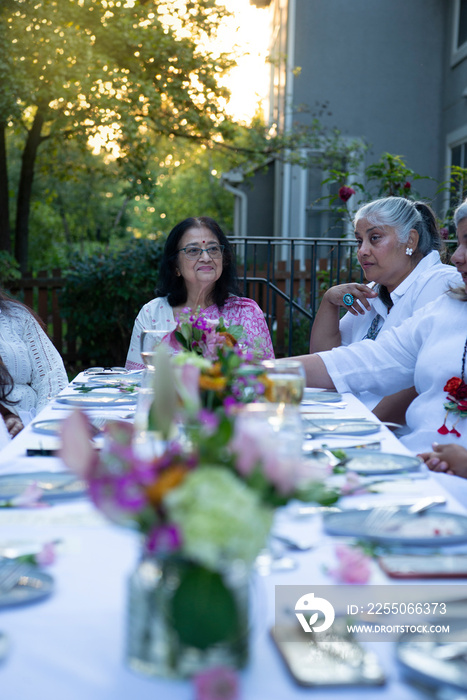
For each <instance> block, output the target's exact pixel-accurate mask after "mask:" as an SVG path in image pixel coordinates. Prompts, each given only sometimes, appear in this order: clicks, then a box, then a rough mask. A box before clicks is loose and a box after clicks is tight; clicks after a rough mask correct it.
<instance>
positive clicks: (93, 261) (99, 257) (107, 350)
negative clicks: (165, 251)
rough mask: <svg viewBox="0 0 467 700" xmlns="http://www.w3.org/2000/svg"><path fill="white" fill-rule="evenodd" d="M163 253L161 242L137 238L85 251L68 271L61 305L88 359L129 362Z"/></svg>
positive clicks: (84, 358) (81, 352)
mask: <svg viewBox="0 0 467 700" xmlns="http://www.w3.org/2000/svg"><path fill="white" fill-rule="evenodd" d="M161 254H162V244H161V242H159V241H149V240H146V239H135V240H133V241H131V242H130V243H128V245H125V247H123V248H122V249H120V250H109V251H107V252H106V253H98V254H93V255H89V256H85V257H84V258H83V259H81V260H77V261H76V262H75V263H74V265H73V267H72V268H71V269H70V270H68V271H67V272H66V274H65V285H64V289H63V291H62V293H61V297H60V305H61V309H62V311H63V314H64V316H65V317H66V318H67V319H68V322H69V324H70V326H71V327H72V328H73V329H74V333H75V334H76V337H77V338H78V340H79V351H78V354H79V357H80V360H81V362H82V363H84V364H90V363H97V364H103V365H105V366H107V365H108V364H109V363H112V364H114V365H121V364H122V363H124V362H125V358H126V355H127V352H128V347H129V344H130V337H131V331H132V328H133V324H134V320H135V318H136V315H137V314H138V312H139V310H140V308H141V307H142V306H143V304H145V303H147V302H148V301H149V300H150V299H152V298H153V297H154V287H155V285H156V282H157V277H158V271H159V264H160V259H161Z"/></svg>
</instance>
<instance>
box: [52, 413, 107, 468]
mask: <svg viewBox="0 0 467 700" xmlns="http://www.w3.org/2000/svg"><path fill="white" fill-rule="evenodd" d="M60 457H61V458H62V460H63V461H64V462H65V464H66V465H67V467H68V468H69V469H71V471H72V472H74V473H75V474H77V475H78V476H79V477H81V478H82V479H89V478H90V477H91V475H92V474H93V472H94V471H95V469H96V467H97V464H98V462H99V457H98V454H97V451H96V450H95V449H94V447H93V444H92V442H91V425H90V423H89V420H88V418H87V416H86V415H85V414H84V413H83V412H82V411H73V413H72V414H71V415H70V416H68V418H66V419H65V420H64V422H63V426H62V447H61V450H60Z"/></svg>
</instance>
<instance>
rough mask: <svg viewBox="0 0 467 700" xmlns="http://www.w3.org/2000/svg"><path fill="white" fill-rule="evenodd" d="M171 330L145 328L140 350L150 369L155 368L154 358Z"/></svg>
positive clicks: (142, 333)
mask: <svg viewBox="0 0 467 700" xmlns="http://www.w3.org/2000/svg"><path fill="white" fill-rule="evenodd" d="M169 333H170V331H160V330H154V329H152V328H151V329H146V328H145V329H144V330H143V331H142V332H141V338H140V351H141V358H142V360H143V363H144V365H145V366H146V367H147V368H148V369H154V359H155V354H156V352H157V348H158V347H159V345H160V344H161V343H162V341H163V340H164V338H165V337H166V336H168V335H169Z"/></svg>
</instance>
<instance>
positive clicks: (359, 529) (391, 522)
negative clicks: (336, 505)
mask: <svg viewBox="0 0 467 700" xmlns="http://www.w3.org/2000/svg"><path fill="white" fill-rule="evenodd" d="M384 510H385V509H384V508H381V517H382V518H384V513H383V511H384ZM323 523H324V530H325V531H326V532H327V533H328V534H329V535H345V536H347V537H358V538H361V539H365V540H370V541H372V542H378V543H380V544H388V545H400V546H403V545H421V546H429V547H433V546H439V547H443V546H444V545H448V544H460V543H462V542H467V517H466V516H465V515H460V514H458V513H445V512H441V513H439V512H437V513H432V512H431V511H430V512H426V513H418V514H417V513H414V514H409V513H407V512H406V510H404V509H403V508H401V509H400V510H399V512H397V513H395V514H394V515H393V516H392V517H391V518H390V519H388V520H386V521H385V522H382V523H381V525H380V526H378V521H377V520H376V521H375V519H374V517H373V511H372V510H370V511H364V510H347V511H342V512H341V513H327V514H325V515H324V521H323Z"/></svg>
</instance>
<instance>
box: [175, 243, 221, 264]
mask: <svg viewBox="0 0 467 700" xmlns="http://www.w3.org/2000/svg"><path fill="white" fill-rule="evenodd" d="M182 251H183V252H184V253H185V255H186V257H187V258H188V260H197V259H198V258H199V257H200V255H201V253H204V252H206V253H207V254H208V255H209V257H210V258H212V260H216V259H217V258H221V257H222V253H223V252H224V246H223V245H217V244H214V245H210V246H208V247H207V248H198V246H194V245H189V246H187V247H186V248H180V249H179V250H178V251H177V252H178V253H181V252H182Z"/></svg>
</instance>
